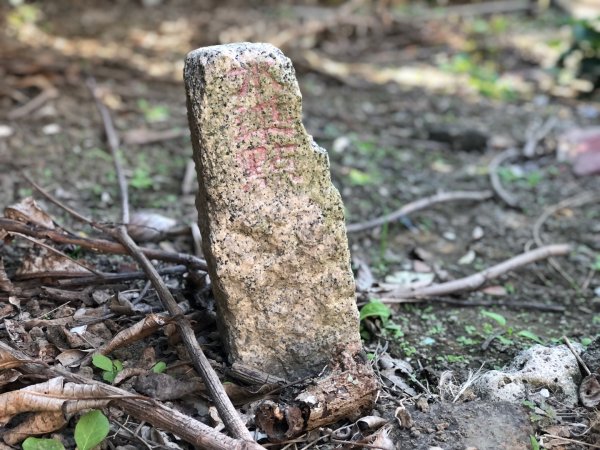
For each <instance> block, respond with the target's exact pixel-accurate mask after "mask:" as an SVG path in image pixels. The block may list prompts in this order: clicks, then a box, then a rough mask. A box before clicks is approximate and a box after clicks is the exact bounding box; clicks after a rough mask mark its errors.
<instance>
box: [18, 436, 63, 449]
mask: <svg viewBox="0 0 600 450" xmlns="http://www.w3.org/2000/svg"><path fill="white" fill-rule="evenodd" d="M21 445H22V446H23V450H65V447H64V445H62V443H61V442H60V441H57V440H56V439H40V438H34V437H28V438H27V439H25V440H24V441H23V443H22V444H21Z"/></svg>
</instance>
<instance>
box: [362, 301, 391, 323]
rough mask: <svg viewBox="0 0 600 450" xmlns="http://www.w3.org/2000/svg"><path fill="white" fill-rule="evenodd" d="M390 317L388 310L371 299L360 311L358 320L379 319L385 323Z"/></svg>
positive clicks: (380, 303) (385, 306)
mask: <svg viewBox="0 0 600 450" xmlns="http://www.w3.org/2000/svg"><path fill="white" fill-rule="evenodd" d="M391 315H392V311H391V310H390V308H389V307H388V306H387V305H385V304H383V303H382V302H380V301H379V300H375V299H371V301H370V302H369V303H367V304H366V305H365V306H363V307H362V308H361V309H360V320H363V319H365V318H367V317H380V318H381V320H383V321H386V320H387V319H389V318H390V316H391Z"/></svg>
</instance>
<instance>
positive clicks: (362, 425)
mask: <svg viewBox="0 0 600 450" xmlns="http://www.w3.org/2000/svg"><path fill="white" fill-rule="evenodd" d="M386 423H387V420H386V419H384V418H383V417H379V416H365V417H361V418H360V419H358V420H357V421H356V425H357V426H358V429H359V430H360V431H363V432H364V431H373V430H377V429H379V428H381V427H382V426H384V425H385V424H386Z"/></svg>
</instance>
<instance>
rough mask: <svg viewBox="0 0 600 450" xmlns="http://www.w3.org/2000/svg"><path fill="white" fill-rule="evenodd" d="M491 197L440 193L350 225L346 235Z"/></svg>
mask: <svg viewBox="0 0 600 450" xmlns="http://www.w3.org/2000/svg"><path fill="white" fill-rule="evenodd" d="M491 197H492V192H491V191H481V192H470V191H456V192H440V193H438V194H435V195H432V196H430V197H425V198H422V199H420V200H416V201H414V202H411V203H407V204H406V205H404V206H403V207H402V208H400V209H398V210H396V211H394V212H392V213H390V214H386V215H384V216H381V217H377V218H375V219H371V220H367V221H366V222H359V223H351V224H350V225H348V226H347V227H346V230H347V231H348V233H356V232H358V231H364V230H368V229H370V228H375V227H378V226H381V225H384V224H386V223H389V222H393V221H394V220H397V219H399V218H401V217H404V216H408V215H409V214H412V213H414V212H416V211H420V210H422V209H425V208H429V207H430V206H433V205H436V204H438V203H444V202H450V201H459V200H460V201H483V200H488V199H490V198H491Z"/></svg>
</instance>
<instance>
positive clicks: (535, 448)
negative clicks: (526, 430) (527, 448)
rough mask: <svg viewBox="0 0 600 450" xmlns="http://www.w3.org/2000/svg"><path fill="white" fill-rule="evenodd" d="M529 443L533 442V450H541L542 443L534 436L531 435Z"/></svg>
mask: <svg viewBox="0 0 600 450" xmlns="http://www.w3.org/2000/svg"><path fill="white" fill-rule="evenodd" d="M529 442H531V450H540V443H539V442H538V441H537V439H536V438H535V436H534V435H532V434H530V435H529Z"/></svg>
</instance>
